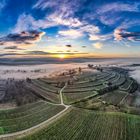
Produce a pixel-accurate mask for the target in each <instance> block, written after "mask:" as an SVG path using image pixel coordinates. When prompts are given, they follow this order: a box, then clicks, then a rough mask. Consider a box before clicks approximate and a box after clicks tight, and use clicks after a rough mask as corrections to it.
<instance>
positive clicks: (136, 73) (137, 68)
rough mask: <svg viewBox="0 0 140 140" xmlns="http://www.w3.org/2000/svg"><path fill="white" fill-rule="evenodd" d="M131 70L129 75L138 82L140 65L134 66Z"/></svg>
mask: <svg viewBox="0 0 140 140" xmlns="http://www.w3.org/2000/svg"><path fill="white" fill-rule="evenodd" d="M133 70H134V71H132V72H130V75H131V76H132V77H133V78H134V79H136V80H137V81H138V82H139V83H140V67H135V68H133Z"/></svg>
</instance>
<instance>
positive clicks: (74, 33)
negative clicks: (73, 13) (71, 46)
mask: <svg viewBox="0 0 140 140" xmlns="http://www.w3.org/2000/svg"><path fill="white" fill-rule="evenodd" d="M99 32H100V29H99V27H97V26H95V25H90V24H89V25H87V23H86V24H85V25H82V26H80V27H78V28H76V29H69V30H62V31H59V32H58V34H59V35H62V36H65V37H70V38H73V39H75V38H79V37H82V36H84V35H86V34H96V33H99Z"/></svg>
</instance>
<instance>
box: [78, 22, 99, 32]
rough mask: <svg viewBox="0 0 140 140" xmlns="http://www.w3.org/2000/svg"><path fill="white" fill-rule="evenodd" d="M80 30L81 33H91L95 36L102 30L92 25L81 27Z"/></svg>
mask: <svg viewBox="0 0 140 140" xmlns="http://www.w3.org/2000/svg"><path fill="white" fill-rule="evenodd" d="M78 30H79V31H80V32H86V33H90V34H95V33H99V32H100V29H99V27H98V26H95V25H91V24H85V25H83V26H81V27H79V29H78Z"/></svg>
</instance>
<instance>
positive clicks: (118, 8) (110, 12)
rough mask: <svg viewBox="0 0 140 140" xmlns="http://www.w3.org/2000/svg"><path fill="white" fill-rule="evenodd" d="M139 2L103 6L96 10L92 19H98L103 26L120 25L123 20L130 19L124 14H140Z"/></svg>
mask: <svg viewBox="0 0 140 140" xmlns="http://www.w3.org/2000/svg"><path fill="white" fill-rule="evenodd" d="M139 6H140V3H139V2H131V3H124V2H113V3H108V4H104V5H102V6H100V7H98V9H97V10H96V12H95V13H96V14H94V18H96V19H99V20H100V21H101V22H102V23H103V24H105V25H114V26H115V25H116V24H121V23H122V22H123V21H124V20H125V19H127V18H130V17H128V16H127V15H126V12H129V13H130V12H131V13H132V12H133V13H138V12H140V8H139Z"/></svg>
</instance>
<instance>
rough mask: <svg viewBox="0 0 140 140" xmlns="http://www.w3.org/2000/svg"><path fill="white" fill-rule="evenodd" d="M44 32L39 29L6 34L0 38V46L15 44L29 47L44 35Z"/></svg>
mask: <svg viewBox="0 0 140 140" xmlns="http://www.w3.org/2000/svg"><path fill="white" fill-rule="evenodd" d="M44 34H45V33H44V32H39V31H35V30H34V31H22V32H20V33H14V34H8V35H7V36H4V37H1V38H0V45H1V46H7V47H10V46H17V47H29V46H33V45H35V43H37V42H39V41H40V40H41V38H42V36H43V35H44Z"/></svg>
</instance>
